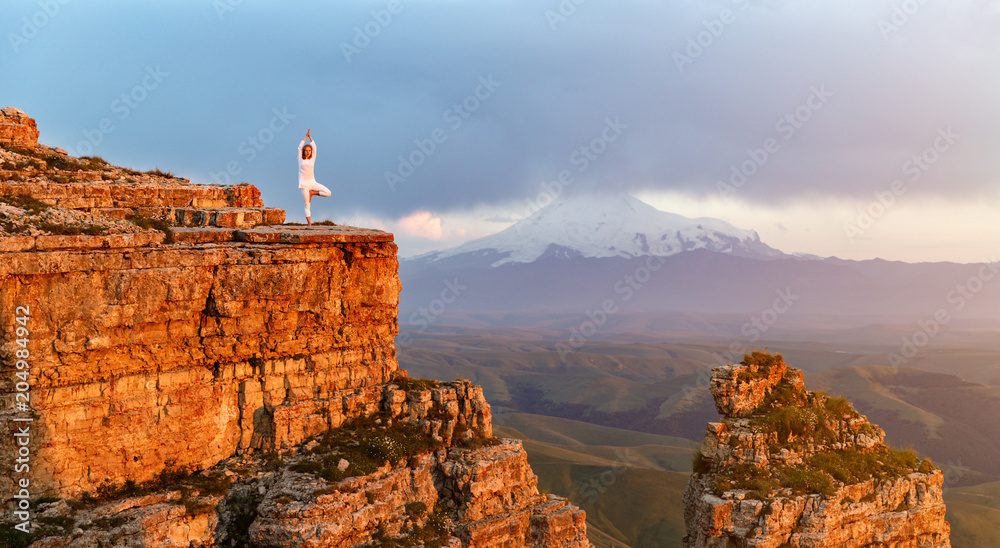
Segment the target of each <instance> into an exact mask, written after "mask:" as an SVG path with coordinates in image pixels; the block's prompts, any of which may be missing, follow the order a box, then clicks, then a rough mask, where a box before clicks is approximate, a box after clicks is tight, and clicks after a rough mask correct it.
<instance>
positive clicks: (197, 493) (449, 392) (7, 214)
mask: <svg viewBox="0 0 1000 548" xmlns="http://www.w3.org/2000/svg"><path fill="white" fill-rule="evenodd" d="M40 149H41V147H40ZM46 154H48V152H47V153H46ZM98 167H100V169H101V170H104V171H107V170H108V169H112V168H109V167H107V166H105V165H104V164H101V165H100V166H98ZM113 169H120V168H113ZM102 173H103V171H102ZM59 176H62V175H59ZM67 176H68V175H67ZM46 177H47V176H46ZM124 184H126V185H130V189H131V190H132V191H134V192H132V193H129V192H120V190H121V189H122V188H125V187H124V186H120V185H117V184H111V185H109V184H104V183H101V182H97V181H96V180H95V181H93V182H86V181H84V180H82V179H81V180H77V179H73V180H69V181H63V182H54V181H47V182H46V181H42V182H39V181H35V180H32V181H18V182H16V183H3V184H0V197H4V196H10V195H12V194H18V195H28V196H34V194H38V196H37V197H35V198H36V199H39V200H42V201H45V200H49V201H53V200H54V201H56V204H57V207H60V206H64V207H65V208H66V209H65V211H70V210H73V211H76V212H78V213H79V212H81V211H85V212H86V214H87V215H112V214H115V215H117V213H121V212H119V211H118V209H122V210H125V211H126V212H139V213H143V212H144V211H145V210H144V209H143V208H153V209H156V211H155V212H153V213H156V214H157V215H159V214H160V213H162V211H160V210H161V209H165V210H169V212H168V213H169V214H168V216H167V218H173V219H177V220H178V223H177V224H182V225H186V226H185V227H184V228H176V229H174V230H173V243H170V242H169V241H168V240H167V239H166V232H160V231H159V229H156V230H153V231H151V232H139V233H120V234H119V233H114V234H108V233H104V234H97V235H79V234H77V235H72V234H70V235H67V234H50V233H46V232H45V231H24V230H22V229H21V228H18V227H13V229H12V233H9V234H4V233H0V311H3V313H4V314H5V317H7V318H13V317H14V316H23V317H24V318H25V319H24V321H23V323H21V324H18V323H15V322H9V321H4V322H2V323H0V361H2V363H3V366H4V367H3V368H4V370H8V369H9V370H13V367H14V365H13V364H14V361H15V357H16V356H15V352H16V350H17V349H18V346H17V345H16V343H15V342H14V341H15V340H16V339H17V338H18V337H21V338H23V339H25V340H26V341H27V342H26V343H25V344H26V345H27V346H26V348H27V350H30V359H29V360H27V362H26V363H28V364H29V367H28V369H27V371H26V373H25V374H26V375H27V380H26V381H24V382H26V383H27V384H30V394H31V396H30V397H31V400H30V401H31V404H30V406H29V407H28V408H26V409H17V408H16V407H15V406H14V405H13V401H14V394H15V392H16V391H17V389H16V387H15V383H16V382H17V380H18V379H17V378H16V377H15V376H13V375H5V376H4V377H3V378H0V394H2V396H3V399H4V401H5V402H7V403H8V404H7V405H5V406H4V407H3V409H2V410H0V423H3V424H5V425H7V426H8V431H6V433H5V435H3V436H0V468H3V469H6V470H13V469H14V467H15V459H16V458H17V455H18V452H19V448H18V447H17V445H16V443H17V441H16V440H17V438H15V437H14V436H13V429H14V428H16V427H19V426H20V424H23V423H16V422H14V421H13V420H12V419H14V418H15V417H17V418H21V419H28V418H30V419H31V422H30V431H31V438H30V440H31V441H30V444H29V445H28V446H27V449H26V450H27V451H29V453H30V461H31V470H30V479H31V495H32V496H33V497H38V496H41V495H48V496H57V497H62V498H69V499H79V500H78V501H75V502H74V504H73V505H72V506H70V505H67V504H66V502H60V503H49V504H42V505H41V506H39V507H38V511H37V514H36V515H35V518H33V519H36V518H37V516H39V515H40V516H43V517H45V518H48V519H47V520H46V522H45V523H47V524H48V525H47V526H46V528H43V529H39V528H38V523H37V522H35V523H33V527H32V529H33V530H35V531H36V532H37V536H36V539H35V540H36V542H35V543H34V544H33V545H32V546H33V547H34V548H42V547H45V548H48V547H55V546H60V547H61V546H68V547H72V548H96V547H99V546H107V545H111V544H116V543H117V544H116V545H127V546H160V547H174V546H176V547H184V548H193V547H197V548H208V547H211V546H231V545H233V542H234V541H235V542H236V545H245V544H246V543H247V542H251V541H252V542H253V543H255V545H259V546H275V547H278V546H280V547H286V546H344V547H348V546H350V547H354V546H363V545H366V544H367V543H370V542H371V541H373V540H378V539H379V538H393V537H397V536H407V535H411V534H415V533H414V531H418V530H420V529H421V528H423V527H425V526H427V525H428V522H429V521H430V520H431V518H432V516H433V518H434V519H435V520H437V521H435V522H434V524H436V525H435V526H436V527H439V528H440V527H444V528H445V529H444V532H443V533H442V534H443V535H444V536H445V537H446V538H445V539H444V541H445V545H446V546H449V547H450V548H460V547H465V548H468V547H480V546H481V547H504V546H507V547H511V548H514V547H525V546H530V547H537V548H542V547H547V548H548V547H554V548H584V547H587V546H590V544H589V542H588V541H587V538H586V523H585V514H584V513H583V512H582V511H581V510H579V509H578V508H576V507H574V506H572V505H570V504H569V503H568V502H567V501H565V500H564V499H561V498H558V497H555V496H551V495H541V494H539V493H538V490H537V478H536V477H535V475H534V474H533V473H532V471H531V468H530V466H529V465H528V462H527V455H526V454H525V452H524V451H523V449H522V447H521V445H520V443H519V442H517V441H514V440H496V439H495V438H493V437H492V436H493V433H492V416H491V411H490V406H489V404H488V403H487V402H486V400H485V398H484V397H483V391H482V388H480V387H478V386H475V385H472V384H471V383H469V382H468V381H456V382H452V383H437V382H430V381H413V380H408V379H407V378H406V372H405V371H402V370H400V369H399V366H398V363H397V361H396V351H395V347H394V341H393V339H394V337H395V335H396V334H397V332H398V323H397V317H396V315H397V305H398V296H399V291H400V282H399V278H398V261H397V258H396V246H395V244H394V243H393V242H392V235H391V234H388V233H385V232H380V231H377V230H366V229H359V228H353V227H343V226H323V227H316V228H313V229H306V228H304V227H293V226H287V225H276V226H256V225H258V224H260V223H261V222H264V223H265V224H267V223H270V222H280V220H281V219H283V217H284V215H283V212H280V213H281V214H280V215H276V216H274V217H273V218H267V217H266V215H265V216H264V217H260V218H254V219H251V220H250V221H247V220H246V218H234V219H228V220H221V219H222V217H221V215H222V214H223V213H225V214H226V215H229V214H233V215H238V214H239V215H242V213H239V212H234V211H231V210H232V209H234V208H235V207H236V206H235V205H234V204H236V205H239V204H238V203H237V202H239V201H240V200H244V199H245V200H249V202H248V205H250V206H253V207H256V208H260V206H261V205H262V204H260V203H258V202H259V192H258V191H257V189H256V188H254V187H252V186H250V185H237V186H233V187H198V186H197V185H190V184H189V182H188V181H183V182H171V183H169V184H160V183H159V182H157V181H156V180H149V181H145V182H143V183H142V184H141V185H132V184H131V183H124ZM73 200H82V201H73ZM88 200H89V201H88ZM109 200H110V201H109ZM204 200H219V201H220V202H219V203H215V202H205V201H204ZM223 201H224V204H223ZM14 203H16V204H20V205H18V206H13V205H5V206H3V207H4V209H3V210H0V214H3V216H4V217H3V218H0V221H5V222H6V221H7V220H8V219H10V218H12V217H11V216H15V217H16V216H19V215H27V210H26V209H25V208H30V207H33V206H31V205H30V204H29V203H27V202H25V201H24V200H23V199H19V200H15V201H14ZM220 204H223V205H220ZM226 204H228V205H226ZM22 206H23V207H22ZM215 206H219V207H218V209H217V210H215V211H214V212H213V213H212V214H213V215H215V216H216V220H215V221H212V222H207V221H206V222H204V223H202V222H194V221H192V222H191V223H187V222H184V223H181V222H179V221H180V220H181V219H182V218H183V219H186V218H187V217H186V215H187V212H186V211H187V210H186V209H185V210H184V211H181V209H183V208H189V207H194V208H206V207H209V208H210V207H215ZM157 208H158V209H157ZM206 211H207V210H206ZM264 212H265V213H266V212H267V210H266V208H264ZM147 213H149V212H147ZM170 215H175V217H170ZM206 215H207V213H206ZM241 219H242V220H241ZM8 224H9V223H8ZM206 224H211V225H213V226H214V228H213V227H206V226H204V225H206ZM192 225H198V226H197V227H195V226H192ZM8 228H10V227H8ZM31 228H32V229H34V227H31ZM18 307H24V308H22V309H19V308H18ZM18 326H21V327H23V328H24V329H25V330H26V332H25V333H27V334H20V335H19V334H18V332H17V331H16V329H17V327H18ZM8 366H10V367H8ZM358 421H369V423H366V424H371V425H377V428H383V427H386V428H387V427H391V426H392V425H396V426H397V427H398V426H399V425H408V427H409V428H410V430H413V429H416V431H418V432H419V433H420V434H419V435H420V436H422V438H421V439H423V440H424V441H425V442H426V443H429V444H430V446H429V447H432V448H433V449H426V448H424V449H420V450H419V451H417V452H416V453H413V454H409V455H408V457H407V458H403V459H402V460H399V461H398V462H392V460H386V461H385V464H384V465H383V466H381V467H378V469H377V470H374V471H371V469H367V468H366V469H364V470H363V471H358V470H354V469H352V468H351V467H352V466H357V464H356V463H355V464H353V465H352V463H351V462H349V461H348V460H347V459H346V458H342V457H341V456H340V454H339V453H333V454H325V455H323V456H324V457H328V458H332V459H333V461H331V463H333V464H335V468H336V470H338V471H339V472H336V473H335V472H331V471H329V470H327V472H329V474H328V475H323V476H321V475H317V474H314V473H310V472H308V471H306V472H303V471H302V469H301V466H300V467H298V468H297V467H296V466H297V465H302V464H303V462H306V464H310V463H311V465H317V466H319V465H318V464H317V462H316V459H317V458H318V457H317V456H316V455H315V454H313V453H312V450H313V449H315V448H316V446H317V444H319V442H318V441H317V440H318V439H325V437H326V436H328V435H330V433H331V432H338V431H340V432H343V431H345V428H348V426H350V425H355V424H356V423H358ZM351 427H355V426H351ZM372 428H376V426H372ZM353 432H355V435H356V434H357V432H356V431H353ZM354 441H355V438H350V439H349V443H354ZM387 443H388V442H387ZM341 450H345V451H346V450H347V449H344V448H343V447H342V448H341ZM348 452H349V451H348ZM261 455H263V457H262V456H261ZM355 457H356V456H355ZM355 457H352V458H355ZM338 459H339V460H340V461H341V462H338ZM355 460H356V461H357V460H358V459H357V458H355ZM254 463H256V464H254ZM324 466H325V465H324ZM373 466H374V465H373ZM176 470H187V471H188V472H190V471H194V472H196V473H195V474H194V475H192V476H190V477H189V478H188V479H185V480H183V481H181V483H180V484H177V485H174V484H171V485H170V486H164V485H163V482H164V481H165V480H164V479H163V478H164V477H166V476H171V474H173V472H174V471H176ZM324 470H326V469H324ZM199 471H200V472H199ZM338 473H343V474H346V475H347V477H346V479H345V478H344V477H343V476H340V477H337V478H334V477H332V476H335V475H337V474H338ZM191 478H200V479H199V480H198V481H195V480H193V479H191ZM323 478H327V479H323ZM15 481H16V478H15V477H13V476H12V475H10V474H2V475H0V498H2V500H5V501H9V500H11V497H12V494H13V493H15V492H16V483H15ZM178 481H180V480H178ZM128 482H136V483H138V484H139V486H140V487H141V489H145V490H146V492H147V494H146V495H142V496H135V494H134V492H132V491H130V490H125V491H121V492H120V493H122V494H118V495H116V494H112V495H110V497H111V499H110V500H109V499H108V496H109V495H107V493H119V491H116V490H115V489H118V488H119V487H121V486H126V485H129V483H128ZM168 483H169V482H168ZM174 483H176V482H174ZM132 487H135V485H134V484H133V485H132ZM84 492H87V493H89V494H93V493H99V494H100V493H104V494H102V495H100V497H99V498H98V499H97V500H96V501H95V499H93V498H87V500H86V501H85V500H84V499H85V497H83V496H82V495H83V493H84ZM116 499H118V500H116ZM241 543H242V544H241Z"/></svg>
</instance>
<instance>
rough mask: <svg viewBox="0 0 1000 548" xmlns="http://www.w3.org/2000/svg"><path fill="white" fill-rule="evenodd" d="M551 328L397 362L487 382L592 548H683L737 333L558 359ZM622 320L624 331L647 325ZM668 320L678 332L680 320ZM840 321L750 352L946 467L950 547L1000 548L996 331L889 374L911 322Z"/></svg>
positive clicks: (938, 342) (639, 342) (638, 340)
mask: <svg viewBox="0 0 1000 548" xmlns="http://www.w3.org/2000/svg"><path fill="white" fill-rule="evenodd" d="M548 319H549V320H550V322H551V323H550V324H549V325H550V327H544V328H531V329H528V328H519V327H506V328H488V327H468V326H457V327H456V326H449V325H447V324H444V323H442V324H441V325H437V326H434V327H433V328H432V329H430V330H428V331H426V332H424V333H410V338H409V339H408V340H407V343H406V344H404V345H401V346H400V347H399V360H400V364H401V367H403V368H405V369H407V370H408V371H409V373H410V375H411V376H414V377H428V378H435V379H442V380H450V379H453V378H458V377H461V378H468V379H470V380H472V381H473V382H475V383H477V384H480V385H482V386H483V387H484V391H485V395H486V397H487V398H488V399H489V401H490V402H492V404H493V410H494V411H493V412H494V418H495V421H496V424H497V425H498V427H497V432H498V435H501V436H505V437H506V436H509V437H515V438H519V439H522V440H525V448H526V450H527V452H528V459H529V462H530V463H531V465H532V468H533V469H534V470H535V471H536V473H537V474H538V475H539V479H540V484H539V485H540V488H542V489H545V490H548V491H550V492H553V493H556V494H559V495H561V496H566V497H568V498H569V499H570V500H572V501H573V502H574V503H576V504H578V505H580V507H581V508H583V509H584V510H586V511H587V516H588V518H587V519H588V524H589V526H590V538H591V542H593V543H594V544H595V546H597V547H598V548H601V547H610V546H618V547H621V546H634V547H639V546H643V547H657V546H677V545H679V542H680V538H681V537H682V536H683V535H684V522H683V512H684V507H683V503H682V502H681V496H682V494H683V491H684V486H685V484H686V482H687V478H688V476H689V475H690V470H691V458H692V455H693V452H694V449H695V448H696V447H697V445H698V444H699V443H700V441H701V438H702V437H703V435H704V428H705V424H706V422H707V421H710V420H717V418H718V413H717V412H716V411H715V408H714V406H713V403H712V398H711V395H710V394H709V393H708V390H707V380H708V372H709V371H710V370H711V368H713V367H716V366H718V365H719V362H720V360H721V361H725V359H726V358H727V357H728V355H731V350H732V349H731V344H732V343H731V341H732V340H733V339H735V338H737V333H736V332H735V331H733V329H734V324H732V323H731V322H730V323H728V324H727V323H726V322H725V321H721V320H720V318H701V319H698V318H694V317H688V318H687V319H686V321H687V322H690V324H691V325H692V326H697V327H696V328H692V329H682V330H680V331H676V332H670V331H667V332H655V331H651V330H648V329H645V330H641V331H640V330H638V329H636V330H628V329H626V330H622V331H618V330H614V329H609V330H606V331H603V332H602V333H601V337H602V338H600V339H597V338H595V339H594V340H589V341H587V343H586V344H585V345H583V346H582V347H581V348H580V349H579V350H578V351H576V352H573V353H571V354H569V355H567V356H566V357H565V359H560V356H559V352H558V350H557V349H556V346H557V344H559V341H560V340H561V339H562V338H563V337H564V336H565V330H564V329H556V328H553V327H551V326H553V325H560V320H558V319H556V318H555V317H548ZM625 320H626V321H623V322H622V324H620V326H621V325H628V326H629V327H631V328H636V327H639V326H640V324H646V322H644V321H642V320H641V319H637V318H626V319H625ZM664 321H667V320H664ZM669 321H670V323H673V324H674V325H681V322H680V320H679V318H678V317H673V318H670V319H669ZM538 323H539V324H543V325H544V324H545V322H544V321H541V320H540V321H539V322H538ZM835 324H836V322H835V321H831V322H828V324H827V325H825V326H824V327H822V328H819V327H817V328H815V329H814V330H812V331H810V330H808V329H803V328H797V329H789V328H786V329H784V330H778V329H776V330H774V331H773V332H772V334H773V335H774V338H768V339H762V340H760V341H757V342H756V343H754V345H753V347H754V348H762V349H763V348H765V347H767V348H769V349H770V350H771V351H776V352H781V353H782V354H784V356H785V358H786V360H787V361H788V363H790V364H794V365H796V366H797V367H800V368H802V369H803V372H804V373H805V378H806V382H807V383H808V384H809V386H811V387H814V388H815V389H821V390H824V391H826V392H828V393H830V394H835V395H840V396H844V397H846V398H848V399H849V400H850V401H851V402H853V403H854V405H855V407H856V408H857V409H858V411H859V412H861V413H863V414H865V415H867V416H868V418H869V419H870V420H871V421H872V422H874V423H876V424H879V425H880V426H881V427H882V428H883V429H884V430H885V431H886V440H887V442H888V443H890V444H891V445H892V446H893V447H900V448H913V449H916V450H917V452H918V453H920V454H921V455H923V456H928V457H930V458H931V459H932V460H933V461H934V463H935V464H936V465H937V466H939V467H941V468H942V469H943V470H944V476H945V491H944V495H945V501H946V503H947V504H948V519H949V521H950V522H951V524H952V531H953V532H952V545H953V546H955V547H959V548H961V547H976V546H991V545H997V543H998V542H1000V531H998V530H997V528H996V527H995V525H994V524H995V521H994V520H995V518H996V517H997V516H998V515H1000V514H998V512H1000V465H998V464H997V463H998V462H1000V442H997V440H1000V420H997V419H998V418H1000V381H998V379H1000V344H997V342H996V338H995V336H994V335H995V332H990V331H989V330H988V329H976V328H974V327H968V328H961V327H958V326H950V327H949V328H948V329H946V330H944V331H943V332H942V334H941V336H940V337H938V338H936V339H935V340H934V341H933V343H932V344H929V345H928V346H927V347H926V348H925V349H924V350H923V351H922V352H921V353H920V354H918V355H917V356H915V357H914V358H913V359H912V360H910V363H908V364H907V365H906V366H904V367H893V366H891V365H890V364H889V360H888V357H887V356H888V355H889V353H890V352H892V351H893V350H894V349H895V347H897V344H898V343H897V342H896V341H897V340H898V337H899V336H900V333H905V332H906V331H907V329H908V326H906V325H892V324H885V325H878V326H870V327H868V328H867V329H858V328H854V327H836V326H835ZM645 327H648V324H646V325H645ZM696 329H702V330H703V333H702V334H698V333H696V332H695V331H696ZM706 333H707V334H706ZM712 333H714V334H712ZM402 335H406V333H405V332H404V333H402V334H401V336H402ZM852 340H853V341H855V342H851V341H852ZM820 341H822V342H820ZM747 350H748V351H749V350H750V345H749V344H747ZM738 360H739V358H737V359H736V361H738Z"/></svg>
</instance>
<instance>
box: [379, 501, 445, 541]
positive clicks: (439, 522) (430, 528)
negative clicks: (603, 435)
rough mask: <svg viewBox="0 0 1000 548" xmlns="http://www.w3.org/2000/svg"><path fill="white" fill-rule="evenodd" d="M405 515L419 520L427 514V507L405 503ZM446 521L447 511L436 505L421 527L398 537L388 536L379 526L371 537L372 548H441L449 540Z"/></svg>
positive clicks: (411, 529)
mask: <svg viewBox="0 0 1000 548" xmlns="http://www.w3.org/2000/svg"><path fill="white" fill-rule="evenodd" d="M406 513H407V515H409V516H410V518H411V519H414V520H417V519H421V518H423V516H424V515H426V514H427V505H426V504H424V503H422V502H410V503H407V505H406ZM447 520H448V513H447V511H446V510H445V509H444V507H443V505H442V504H438V505H436V508H435V510H434V512H433V513H432V514H431V515H430V516H428V518H427V521H426V522H425V523H424V525H423V526H422V527H416V526H414V527H411V528H410V529H409V530H407V531H406V532H404V533H403V535H402V536H400V537H391V536H389V535H388V534H387V533H386V531H385V528H384V527H382V526H379V528H378V529H377V530H376V531H375V534H374V535H373V538H372V540H373V541H374V542H375V544H373V545H372V546H379V547H381V548H417V547H422V548H443V547H444V546H447V545H448V541H449V540H450V539H451V532H450V531H449V530H448V521H447Z"/></svg>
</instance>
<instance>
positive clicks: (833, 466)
mask: <svg viewBox="0 0 1000 548" xmlns="http://www.w3.org/2000/svg"><path fill="white" fill-rule="evenodd" d="M695 461H696V462H695V466H696V468H697V467H698V464H699V463H698V459H697V457H696V459H695ZM934 469H935V468H934V465H933V463H931V461H930V459H924V460H923V461H920V460H919V458H918V457H917V453H916V451H914V450H912V449H902V450H900V449H892V448H889V447H881V448H879V449H877V450H875V451H869V452H862V451H859V450H857V449H854V448H850V449H844V450H839V451H829V452H826V453H819V454H816V455H813V456H812V457H809V458H807V459H805V460H804V462H803V464H802V465H800V466H794V467H793V466H774V467H760V466H757V465H754V464H750V463H745V464H739V465H736V466H732V467H729V468H727V469H725V470H723V471H721V472H720V473H719V475H718V476H716V478H715V485H714V486H713V492H714V493H715V495H716V496H720V497H721V496H722V495H723V494H724V493H725V492H727V491H732V490H744V491H748V492H749V493H748V495H747V496H749V497H750V498H754V499H759V500H768V499H770V498H772V497H774V496H775V495H776V494H777V492H778V491H780V490H782V489H789V490H790V491H791V495H792V496H798V495H821V496H824V497H829V496H832V495H833V494H834V493H836V492H837V489H838V488H839V486H840V485H852V484H856V483H862V482H865V481H868V480H871V479H874V480H876V481H877V482H882V481H887V480H895V479H897V478H900V477H903V476H905V475H907V474H910V473H912V472H917V471H919V472H922V473H925V474H926V473H930V472H933V471H934ZM695 471H696V472H701V470H697V469H696V470H695Z"/></svg>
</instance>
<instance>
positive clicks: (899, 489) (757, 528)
mask: <svg viewBox="0 0 1000 548" xmlns="http://www.w3.org/2000/svg"><path fill="white" fill-rule="evenodd" d="M710 388H711V391H712V395H713V396H714V397H715V404H716V408H717V410H718V411H719V413H721V414H723V415H724V417H723V419H722V420H721V421H719V422H710V423H709V424H708V428H707V432H706V434H705V440H704V442H703V443H702V446H701V450H700V452H699V453H698V454H697V455H696V459H695V470H694V474H693V475H692V477H691V479H690V481H689V482H688V486H687V490H686V492H685V494H684V504H685V511H684V519H685V525H686V528H687V536H686V537H685V538H684V545H685V546H687V547H692V548H694V547H760V548H784V547H789V548H799V547H802V548H806V547H808V548H819V547H833V546H837V547H869V546H893V547H896V548H918V547H919V548H941V547H948V546H950V545H951V544H950V542H949V532H950V527H949V525H948V523H947V522H946V521H945V506H944V502H943V499H942V489H941V488H942V482H943V475H942V473H941V471H940V470H938V469H936V468H934V466H933V465H932V464H931V463H930V461H929V460H924V461H922V462H920V461H918V459H917V456H916V454H915V453H914V452H912V451H897V450H893V449H891V448H889V447H887V446H886V445H885V443H884V438H885V433H884V432H883V431H882V430H881V429H880V428H879V427H878V426H875V425H873V424H871V423H869V422H868V420H867V419H866V418H865V417H864V416H863V415H860V414H859V413H858V412H857V411H855V410H854V408H853V406H852V405H851V404H850V403H849V402H847V400H844V399H843V398H833V397H830V396H827V395H825V394H822V393H819V392H810V391H807V390H806V389H805V385H804V383H803V380H802V372H801V371H800V370H798V369H795V368H791V367H787V366H786V365H785V362H784V360H783V359H782V357H781V355H780V354H779V355H769V354H764V353H759V352H754V353H753V354H752V355H748V356H746V357H745V359H744V360H743V362H742V363H741V364H737V365H729V366H725V367H721V368H717V369H715V370H714V371H713V372H712V378H711V387H710Z"/></svg>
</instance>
